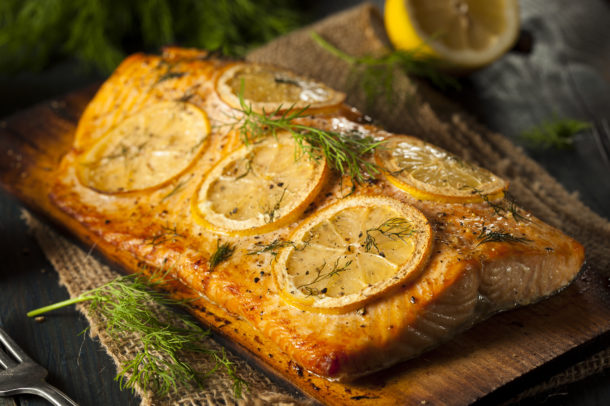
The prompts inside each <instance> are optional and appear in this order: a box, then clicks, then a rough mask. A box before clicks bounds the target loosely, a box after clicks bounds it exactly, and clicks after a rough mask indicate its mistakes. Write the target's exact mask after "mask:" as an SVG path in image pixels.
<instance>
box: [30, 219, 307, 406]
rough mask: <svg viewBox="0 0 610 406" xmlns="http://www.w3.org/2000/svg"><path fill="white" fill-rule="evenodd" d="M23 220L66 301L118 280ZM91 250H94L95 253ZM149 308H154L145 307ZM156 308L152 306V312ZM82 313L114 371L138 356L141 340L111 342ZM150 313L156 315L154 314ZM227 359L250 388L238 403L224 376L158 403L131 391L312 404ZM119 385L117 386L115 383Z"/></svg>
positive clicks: (190, 400)
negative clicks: (56, 277) (50, 266)
mask: <svg viewBox="0 0 610 406" xmlns="http://www.w3.org/2000/svg"><path fill="white" fill-rule="evenodd" d="M22 218H23V219H24V220H25V222H26V223H27V225H28V228H29V230H30V231H31V233H32V234H33V235H34V237H35V238H36V240H37V242H38V244H39V245H40V247H41V248H42V250H43V252H44V253H45V255H46V257H47V258H48V260H49V262H50V263H51V264H52V265H53V267H54V268H55V270H56V271H57V273H58V274H59V283H60V284H61V285H63V286H65V287H66V289H67V290H68V293H69V294H70V297H76V296H78V295H80V294H81V293H83V292H85V291H87V290H90V289H93V288H96V287H98V286H100V285H103V284H104V283H106V282H109V281H111V280H112V279H114V278H116V277H118V276H120V274H119V273H118V272H116V271H114V270H112V269H111V268H110V267H108V266H107V265H104V264H102V263H100V262H99V261H97V260H96V259H95V258H93V257H92V256H91V255H90V254H91V253H90V252H85V251H83V250H82V249H80V248H79V247H77V246H76V245H74V244H72V243H71V242H69V241H67V240H66V239H65V238H63V237H61V236H59V235H58V234H57V233H55V232H54V231H52V230H51V229H50V228H49V227H48V226H46V225H44V224H42V223H41V222H39V221H38V220H36V219H35V218H34V217H32V215H31V214H30V213H29V212H27V211H25V210H23V212H22ZM94 248H95V247H92V248H91V250H93V249H94ZM149 306H152V305H149ZM153 307H154V306H153ZM77 308H78V310H79V311H81V312H82V313H83V314H84V316H85V317H86V319H87V321H88V322H89V325H90V329H89V333H90V335H91V337H95V338H97V339H98V340H99V342H100V343H101V344H102V346H103V347H104V349H105V350H106V352H107V353H108V354H109V355H110V356H111V357H112V359H113V360H114V362H115V364H116V366H117V369H118V368H120V365H122V364H123V363H125V362H126V361H129V360H132V359H133V358H134V357H135V355H136V354H138V353H139V352H141V351H142V345H141V340H139V339H138V336H137V334H121V335H119V336H113V337H111V336H110V335H109V334H108V333H107V331H106V329H105V327H104V326H105V323H104V320H102V319H101V318H100V317H99V315H98V314H96V313H95V312H90V311H89V307H88V306H87V304H86V303H82V304H79V305H78V306H77ZM153 310H154V309H153ZM202 340H205V342H206V345H207V347H208V348H210V349H212V350H215V351H219V352H220V351H221V350H222V348H223V347H222V346H221V345H220V344H218V343H216V342H215V341H214V340H212V339H211V338H209V337H204V338H202ZM227 356H228V358H229V359H230V360H231V361H232V362H234V363H235V366H236V367H235V370H236V371H238V374H239V376H240V377H241V378H242V379H243V380H244V381H245V382H247V384H248V389H247V390H246V391H245V392H244V393H243V395H242V397H241V398H240V399H235V398H234V397H233V383H232V381H231V379H230V378H229V377H227V376H226V375H224V374H222V373H216V374H213V375H212V376H210V377H209V378H208V379H207V381H206V386H205V388H204V390H200V389H197V388H194V387H192V386H188V385H179V386H178V388H177V390H176V391H175V392H172V393H170V394H169V395H166V396H163V397H158V396H156V395H154V394H153V393H152V392H150V391H148V390H146V389H145V388H142V387H140V386H136V387H135V388H134V389H135V391H136V392H137V394H138V395H139V396H140V398H141V399H142V401H141V404H142V405H143V406H148V405H184V406H186V405H193V406H195V405H197V406H199V405H205V406H214V405H261V406H262V405H269V404H274V405H286V406H288V405H310V404H312V403H313V402H310V401H307V400H300V399H295V398H294V397H292V396H291V395H289V394H286V393H284V391H283V390H282V389H281V388H280V387H278V386H277V385H276V384H274V383H273V382H271V381H270V380H269V378H267V377H266V376H264V375H263V374H261V373H260V372H258V371H256V370H255V369H253V368H252V367H251V366H250V365H249V364H247V363H246V362H245V361H243V360H242V359H240V358H239V357H237V356H235V355H233V354H230V353H227ZM183 360H184V361H185V362H187V363H188V364H189V365H191V366H192V367H193V368H194V369H195V370H197V371H202V372H204V371H209V370H210V369H211V368H212V367H213V366H214V363H213V361H212V360H211V359H209V358H208V357H206V356H205V355H202V354H187V355H185V356H184V357H183ZM117 385H118V383H117Z"/></svg>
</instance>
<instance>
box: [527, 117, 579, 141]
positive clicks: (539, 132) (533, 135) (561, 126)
mask: <svg viewBox="0 0 610 406" xmlns="http://www.w3.org/2000/svg"><path fill="white" fill-rule="evenodd" d="M590 128H591V123H588V122H586V121H581V120H575V119H571V118H559V117H557V116H555V117H554V118H552V119H551V120H547V121H544V122H543V123H541V124H540V125H538V126H536V127H534V128H531V129H529V130H526V131H523V132H522V133H521V138H522V139H523V140H524V141H525V142H526V143H527V144H528V145H530V146H531V147H533V148H539V149H549V148H557V149H568V148H573V147H574V136H576V135H577V134H580V133H582V132H583V131H586V130H588V129H590Z"/></svg>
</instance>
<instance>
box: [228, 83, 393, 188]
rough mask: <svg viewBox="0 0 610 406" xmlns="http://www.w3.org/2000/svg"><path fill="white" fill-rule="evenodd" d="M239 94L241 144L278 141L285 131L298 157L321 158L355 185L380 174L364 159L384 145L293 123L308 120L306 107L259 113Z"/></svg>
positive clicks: (357, 134)
mask: <svg viewBox="0 0 610 406" xmlns="http://www.w3.org/2000/svg"><path fill="white" fill-rule="evenodd" d="M242 93H243V92H242ZM242 93H240V97H239V100H240V104H241V112H242V113H243V117H241V118H240V119H238V122H237V124H236V125H238V129H239V132H240V135H241V138H242V141H243V142H244V144H246V145H250V144H252V143H256V142H258V141H260V140H261V139H263V138H265V137H268V136H270V135H272V136H274V137H277V133H278V132H279V131H287V132H288V133H289V134H290V135H291V136H292V137H293V138H294V140H295V141H296V145H297V148H298V151H297V152H298V153H297V154H296V155H297V157H299V156H302V155H303V154H305V155H307V156H308V157H309V158H311V159H314V160H319V159H320V158H321V157H322V156H323V157H324V158H326V161H327V162H328V164H329V165H330V167H331V168H333V169H335V170H336V171H337V172H339V174H341V175H345V174H347V175H348V176H349V177H350V178H351V179H352V180H353V181H354V182H355V183H358V184H361V183H362V182H364V181H365V180H366V179H367V178H368V177H375V176H376V175H377V174H378V173H379V168H378V166H377V165H376V164H375V163H373V162H371V161H369V160H368V159H367V158H368V157H370V155H371V153H372V152H373V150H374V149H375V148H377V147H378V146H380V145H381V144H382V143H383V141H376V140H375V139H374V138H373V137H371V136H368V135H364V134H361V133H360V132H357V131H352V132H348V133H342V132H337V131H327V130H322V129H320V128H316V127H312V126H308V125H304V124H299V123H296V122H295V120H297V119H300V118H304V117H307V110H308V107H304V108H302V109H293V108H289V109H288V110H285V111H282V108H283V107H282V106H281V105H280V106H279V107H278V108H277V109H276V110H275V111H273V112H271V113H266V112H264V111H263V113H258V112H256V111H254V110H253V109H252V105H250V104H247V103H246V102H245V100H244V98H243V96H242Z"/></svg>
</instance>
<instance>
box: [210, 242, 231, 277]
mask: <svg viewBox="0 0 610 406" xmlns="http://www.w3.org/2000/svg"><path fill="white" fill-rule="evenodd" d="M233 252H235V246H233V245H231V244H230V243H228V242H224V243H222V244H221V243H220V240H218V241H216V251H214V253H213V254H212V256H211V257H210V271H213V270H214V268H216V267H217V266H218V265H219V264H220V263H222V262H224V261H226V260H227V259H229V258H231V255H233Z"/></svg>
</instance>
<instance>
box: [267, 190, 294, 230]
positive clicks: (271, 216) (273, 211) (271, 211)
mask: <svg viewBox="0 0 610 406" xmlns="http://www.w3.org/2000/svg"><path fill="white" fill-rule="evenodd" d="M286 190H288V186H286V187H285V188H284V189H283V190H282V194H281V195H280V197H279V198H278V199H277V201H276V202H275V204H274V205H273V207H269V208H268V209H267V210H265V212H264V213H263V214H264V216H265V218H266V220H267V223H273V220H275V216H276V215H277V212H278V211H279V210H280V208H281V204H282V200H284V196H285V195H286Z"/></svg>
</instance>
